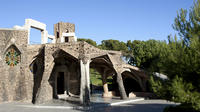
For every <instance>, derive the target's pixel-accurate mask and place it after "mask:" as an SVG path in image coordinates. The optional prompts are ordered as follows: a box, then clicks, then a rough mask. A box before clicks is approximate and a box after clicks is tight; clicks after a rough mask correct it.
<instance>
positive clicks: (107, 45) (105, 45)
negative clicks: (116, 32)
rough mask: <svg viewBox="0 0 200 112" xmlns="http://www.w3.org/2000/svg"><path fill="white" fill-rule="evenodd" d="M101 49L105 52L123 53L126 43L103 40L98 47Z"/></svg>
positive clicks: (125, 49)
mask: <svg viewBox="0 0 200 112" xmlns="http://www.w3.org/2000/svg"><path fill="white" fill-rule="evenodd" d="M99 47H100V48H101V49H105V50H115V51H123V52H126V51H127V50H128V49H127V46H126V43H124V42H122V41H121V42H120V41H119V40H112V39H110V40H103V41H101V44H100V45H99Z"/></svg>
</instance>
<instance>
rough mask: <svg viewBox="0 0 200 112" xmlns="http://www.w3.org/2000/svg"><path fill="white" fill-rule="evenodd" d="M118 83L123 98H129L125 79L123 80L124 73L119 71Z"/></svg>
mask: <svg viewBox="0 0 200 112" xmlns="http://www.w3.org/2000/svg"><path fill="white" fill-rule="evenodd" d="M117 83H118V86H119V92H120V95H121V99H123V100H125V99H127V95H126V91H125V89H124V84H123V80H122V75H121V73H120V72H118V73H117Z"/></svg>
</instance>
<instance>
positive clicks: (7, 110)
mask: <svg viewBox="0 0 200 112" xmlns="http://www.w3.org/2000/svg"><path fill="white" fill-rule="evenodd" d="M129 101H130V100H129ZM115 103H117V102H115ZM106 104H107V103H106ZM169 105H176V104H174V103H172V102H167V101H165V100H141V101H135V102H128V103H126V104H116V105H105V103H101V102H96V103H93V104H92V106H91V107H88V108H83V107H81V106H78V105H72V104H69V103H64V104H63V103H62V104H60V103H56V104H55V103H52V104H51V103H49V104H43V105H33V104H27V103H26V104H25V103H3V104H0V112H162V111H163V109H164V108H165V107H166V106H169Z"/></svg>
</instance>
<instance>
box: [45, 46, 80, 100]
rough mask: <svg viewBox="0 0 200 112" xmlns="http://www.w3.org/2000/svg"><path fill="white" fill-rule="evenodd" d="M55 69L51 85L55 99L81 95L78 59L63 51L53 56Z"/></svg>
mask: <svg viewBox="0 0 200 112" xmlns="http://www.w3.org/2000/svg"><path fill="white" fill-rule="evenodd" d="M52 56H53V58H54V60H53V61H54V67H53V70H52V72H51V74H50V78H49V83H50V85H51V87H52V90H53V98H55V99H62V98H66V97H69V96H74V95H78V94H79V93H80V85H79V82H80V67H79V63H78V59H76V58H75V57H73V56H72V55H70V54H69V53H67V52H65V51H64V50H62V49H58V50H56V51H55V52H54V53H53V54H52Z"/></svg>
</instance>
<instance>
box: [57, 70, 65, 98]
mask: <svg viewBox="0 0 200 112" xmlns="http://www.w3.org/2000/svg"><path fill="white" fill-rule="evenodd" d="M57 94H64V72H59V73H58V76H57Z"/></svg>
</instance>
